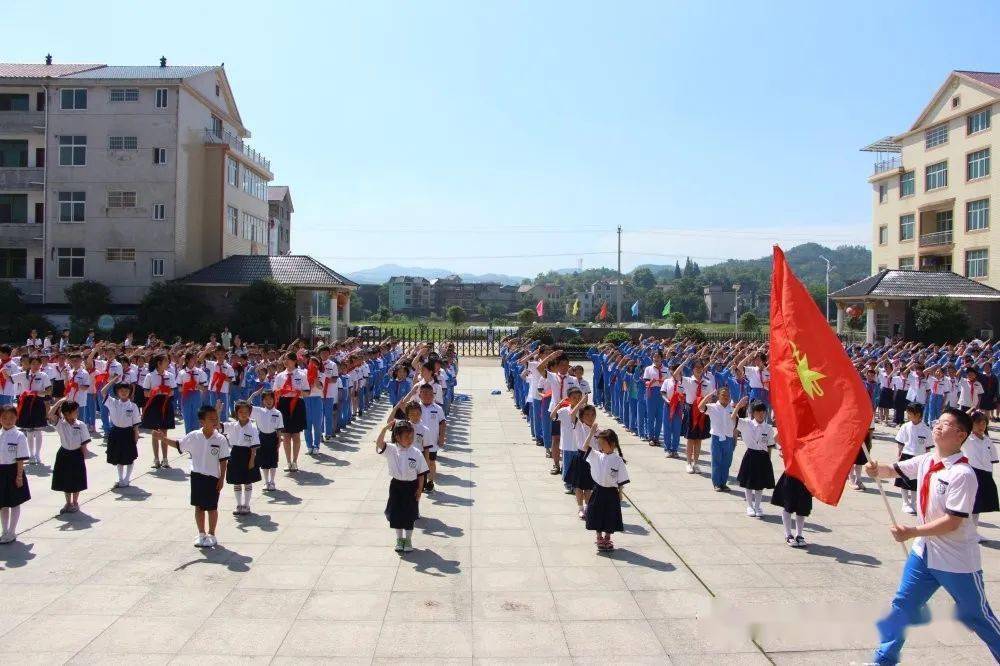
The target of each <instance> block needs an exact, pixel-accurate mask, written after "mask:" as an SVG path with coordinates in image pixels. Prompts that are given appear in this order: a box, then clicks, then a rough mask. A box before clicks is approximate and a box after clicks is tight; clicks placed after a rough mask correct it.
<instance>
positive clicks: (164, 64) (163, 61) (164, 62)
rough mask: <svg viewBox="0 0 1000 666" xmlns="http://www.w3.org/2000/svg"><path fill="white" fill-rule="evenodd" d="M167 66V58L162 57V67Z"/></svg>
mask: <svg viewBox="0 0 1000 666" xmlns="http://www.w3.org/2000/svg"><path fill="white" fill-rule="evenodd" d="M166 66H167V56H160V67H166Z"/></svg>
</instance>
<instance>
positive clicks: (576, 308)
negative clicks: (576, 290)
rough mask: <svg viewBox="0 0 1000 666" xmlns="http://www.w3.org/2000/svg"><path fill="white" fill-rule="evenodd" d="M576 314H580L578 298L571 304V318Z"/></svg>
mask: <svg viewBox="0 0 1000 666" xmlns="http://www.w3.org/2000/svg"><path fill="white" fill-rule="evenodd" d="M578 314H580V299H579V298H578V299H576V300H575V301H574V302H573V316H574V317H575V316H576V315H578Z"/></svg>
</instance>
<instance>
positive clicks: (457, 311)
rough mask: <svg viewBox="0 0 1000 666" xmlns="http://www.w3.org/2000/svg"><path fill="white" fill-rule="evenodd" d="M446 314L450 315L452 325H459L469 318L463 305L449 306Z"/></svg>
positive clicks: (449, 319)
mask: <svg viewBox="0 0 1000 666" xmlns="http://www.w3.org/2000/svg"><path fill="white" fill-rule="evenodd" d="M445 316H446V317H448V321H450V322H451V325H452V326H458V325H459V324H461V323H462V322H463V321H465V320H466V319H468V315H466V314H465V308H463V307H462V306H461V305H452V306H451V307H449V308H448V310H447V311H446V312H445Z"/></svg>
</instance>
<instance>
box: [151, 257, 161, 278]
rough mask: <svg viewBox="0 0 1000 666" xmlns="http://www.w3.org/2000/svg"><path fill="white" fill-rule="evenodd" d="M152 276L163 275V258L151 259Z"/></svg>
mask: <svg viewBox="0 0 1000 666" xmlns="http://www.w3.org/2000/svg"><path fill="white" fill-rule="evenodd" d="M153 277H163V259H153Z"/></svg>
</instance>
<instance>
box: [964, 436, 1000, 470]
mask: <svg viewBox="0 0 1000 666" xmlns="http://www.w3.org/2000/svg"><path fill="white" fill-rule="evenodd" d="M962 453H964V454H965V457H966V458H968V459H969V464H970V465H972V466H973V467H974V468H975V469H981V470H983V471H984V472H992V471H993V465H994V464H995V463H998V462H1000V460H998V459H997V452H996V449H995V448H993V440H991V439H990V436H989V434H988V433H984V434H983V436H982V437H979V436H978V435H977V434H976V433H972V434H970V435H969V438H968V439H967V440H965V444H962Z"/></svg>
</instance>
